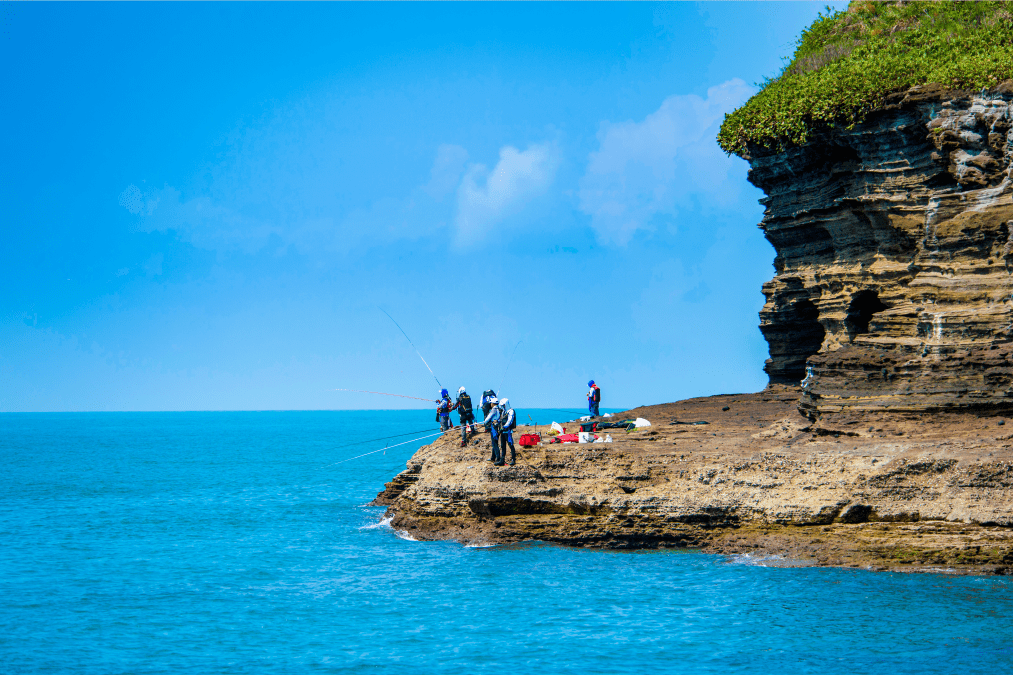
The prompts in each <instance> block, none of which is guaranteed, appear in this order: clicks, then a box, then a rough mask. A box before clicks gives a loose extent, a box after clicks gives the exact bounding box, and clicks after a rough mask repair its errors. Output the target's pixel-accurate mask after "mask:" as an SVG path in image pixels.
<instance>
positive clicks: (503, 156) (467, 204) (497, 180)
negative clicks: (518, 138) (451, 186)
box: [455, 143, 560, 245]
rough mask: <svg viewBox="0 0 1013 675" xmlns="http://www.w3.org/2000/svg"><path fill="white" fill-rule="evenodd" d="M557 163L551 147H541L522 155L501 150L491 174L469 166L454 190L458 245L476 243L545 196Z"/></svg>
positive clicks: (513, 150) (511, 149)
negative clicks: (455, 194)
mask: <svg viewBox="0 0 1013 675" xmlns="http://www.w3.org/2000/svg"><path fill="white" fill-rule="evenodd" d="M559 161H560V158H559V149H558V148H557V147H556V145H555V144H554V143H540V144H533V145H529V146H528V148H527V149H526V150H524V151H523V152H522V151H520V150H518V149H517V148H514V147H512V146H509V145H507V146H504V147H503V148H502V149H500V151H499V162H497V163H496V166H495V167H494V168H493V170H492V171H491V172H490V171H489V170H488V169H487V168H486V167H485V166H484V165H482V164H472V165H470V166H469V167H468V170H467V172H466V173H465V174H464V178H463V179H462V180H461V185H460V186H459V187H458V189H457V217H456V219H455V224H456V226H457V243H458V245H468V244H471V243H474V242H477V241H479V240H480V239H482V238H483V237H484V236H485V234H486V233H487V232H488V231H489V230H490V228H492V227H494V226H495V225H498V224H500V223H502V222H503V221H504V220H505V219H506V218H508V217H510V216H512V215H514V214H516V213H517V212H518V211H520V210H521V209H522V208H524V206H525V205H527V204H528V203H529V202H530V201H531V200H532V199H534V198H536V197H538V196H540V195H542V194H544V193H545V192H546V191H547V190H548V189H549V186H551V185H552V182H553V181H554V180H555V178H556V170H557V169H558V168H559Z"/></svg>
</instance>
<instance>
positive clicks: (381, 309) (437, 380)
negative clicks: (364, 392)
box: [376, 305, 443, 389]
mask: <svg viewBox="0 0 1013 675" xmlns="http://www.w3.org/2000/svg"><path fill="white" fill-rule="evenodd" d="M376 308H377V309H378V310H380V311H381V312H383V313H384V314H387V310H385V309H384V308H383V307H380V306H379V305H377V306H376ZM387 318H388V319H390V320H391V321H394V317H392V316H391V315H390V314H387ZM394 325H395V326H397V329H398V330H399V331H401V335H404V337H405V340H408V344H410V345H411V346H412V349H414V350H415V353H416V354H418V355H419V358H420V359H422V363H425V364H426V368H427V369H428V370H429V374H430V375H432V376H433V379H434V380H436V384H438V385H440V389H443V384H442V383H441V382H440V378H438V377H436V373H434V372H433V369H432V368H430V367H429V364H428V363H426V360H425V359H424V358H422V352H420V351H419V348H418V347H416V346H415V343H414V342H412V339H411V338H410V337H408V333H406V332H404V328H402V327H401V324H399V323H398V322H397V321H394Z"/></svg>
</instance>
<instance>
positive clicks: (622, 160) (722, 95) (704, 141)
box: [579, 79, 753, 244]
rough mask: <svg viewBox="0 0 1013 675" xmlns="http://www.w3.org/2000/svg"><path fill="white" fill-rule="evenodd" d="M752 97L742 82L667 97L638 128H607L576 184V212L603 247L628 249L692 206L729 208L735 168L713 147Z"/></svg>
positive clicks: (609, 125)
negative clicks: (697, 202) (660, 221)
mask: <svg viewBox="0 0 1013 675" xmlns="http://www.w3.org/2000/svg"><path fill="white" fill-rule="evenodd" d="M752 92H753V89H752V87H749V86H748V85H746V83H745V82H743V81H742V80H739V79H735V80H729V81H728V82H725V83H724V84H720V85H718V86H716V87H711V88H710V89H708V90H707V98H700V97H699V96H696V95H694V94H691V95H688V96H669V97H668V98H666V99H665V100H664V101H663V102H662V104H661V107H660V108H658V110H657V111H655V112H653V113H651V114H650V115H648V116H647V117H646V118H644V120H643V121H642V122H633V121H628V122H618V123H612V122H604V123H603V124H602V125H601V128H600V130H599V132H598V140H599V142H600V145H599V148H598V150H597V151H596V152H592V153H591V155H590V157H589V162H588V167H587V171H586V173H585V174H584V176H583V178H581V181H580V193H579V197H580V209H581V211H583V212H584V213H586V214H588V215H590V216H591V225H592V227H594V229H595V230H596V232H597V235H598V239H599V240H600V241H602V242H609V243H615V244H626V243H627V242H628V241H629V240H630V238H631V237H632V236H633V234H634V233H635V232H636V231H637V230H640V229H650V228H652V227H653V225H652V220H654V219H655V218H656V217H657V216H659V215H660V216H665V215H674V214H675V213H676V211H677V209H678V207H679V206H681V205H686V204H689V203H690V202H691V201H692V200H693V199H701V200H704V201H705V202H712V203H713V202H717V203H719V204H720V203H725V204H727V203H729V202H734V201H735V198H736V197H737V194H738V190H739V188H738V187H737V185H735V184H733V183H732V182H731V181H729V180H728V172H729V170H730V169H731V168H732V166H733V165H734V162H735V160H734V159H733V158H730V157H727V156H726V155H725V154H724V152H722V151H721V149H720V148H719V147H718V145H717V142H716V141H715V136H716V135H717V132H718V128H719V126H720V124H721V121H722V119H723V118H724V115H725V113H728V112H731V110H732V109H734V108H735V107H736V106H737V105H739V104H741V103H742V102H743V101H745V100H746V99H747V98H748V97H749V95H750V94H751V93H752Z"/></svg>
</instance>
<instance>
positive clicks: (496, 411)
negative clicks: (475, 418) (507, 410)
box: [483, 396, 503, 464]
mask: <svg viewBox="0 0 1013 675" xmlns="http://www.w3.org/2000/svg"><path fill="white" fill-rule="evenodd" d="M488 402H489V403H491V404H492V407H491V408H489V414H487V415H486V416H485V421H484V422H483V424H485V428H486V429H488V430H489V434H490V435H491V436H492V457H491V458H489V461H490V462H492V463H493V464H499V463H500V456H499V420H500V415H501V413H502V412H503V411H502V410H501V409H500V407H499V399H497V398H496V397H495V396H493V397H492V398H490V399H489V400H488Z"/></svg>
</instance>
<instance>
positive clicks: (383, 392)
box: [331, 389, 437, 403]
mask: <svg viewBox="0 0 1013 675" xmlns="http://www.w3.org/2000/svg"><path fill="white" fill-rule="evenodd" d="M331 391H357V392H359V393H360V394H379V395H380V396H399V397H400V398H413V399H415V400H416V401H428V402H429V403H436V402H437V401H436V399H433V398H419V397H418V396H405V395H404V394H388V393H387V392H385V391H366V390H365V389H331Z"/></svg>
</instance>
